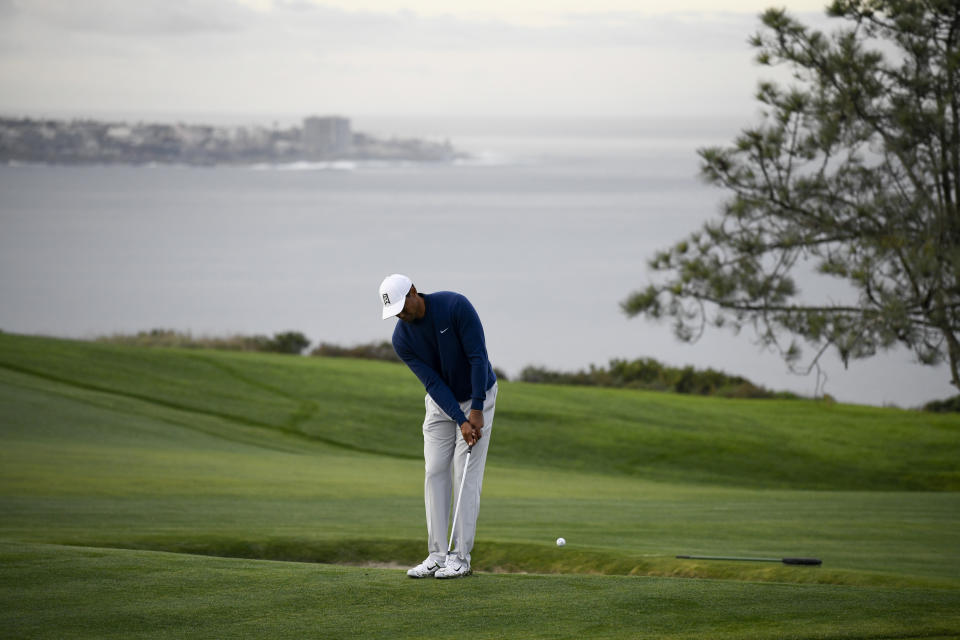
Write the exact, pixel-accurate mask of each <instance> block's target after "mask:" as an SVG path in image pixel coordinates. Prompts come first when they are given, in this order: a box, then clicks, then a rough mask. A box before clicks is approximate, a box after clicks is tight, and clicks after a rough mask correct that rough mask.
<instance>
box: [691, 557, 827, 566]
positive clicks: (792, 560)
mask: <svg viewBox="0 0 960 640" xmlns="http://www.w3.org/2000/svg"><path fill="white" fill-rule="evenodd" d="M677 557H678V558H681V559H684V560H732V561H734V562H782V563H783V564H803V565H811V566H812V565H820V564H823V562H822V561H821V560H820V559H819V558H732V557H729V556H677Z"/></svg>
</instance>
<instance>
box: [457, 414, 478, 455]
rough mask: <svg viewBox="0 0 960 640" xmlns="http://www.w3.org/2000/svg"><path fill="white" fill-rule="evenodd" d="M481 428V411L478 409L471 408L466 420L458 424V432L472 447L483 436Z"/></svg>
mask: <svg viewBox="0 0 960 640" xmlns="http://www.w3.org/2000/svg"><path fill="white" fill-rule="evenodd" d="M481 429H483V412H482V411H480V410H479V409H471V410H470V415H469V416H467V421H466V422H464V423H463V424H462V425H460V433H461V434H462V435H463V439H464V440H465V441H466V443H467V444H468V445H470V446H471V447H472V446H473V445H475V444H477V441H478V440H480V438H481V437H483V432H482V431H481Z"/></svg>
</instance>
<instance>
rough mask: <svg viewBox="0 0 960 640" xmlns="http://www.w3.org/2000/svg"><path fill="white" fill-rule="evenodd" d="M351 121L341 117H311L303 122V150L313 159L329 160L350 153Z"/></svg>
mask: <svg viewBox="0 0 960 640" xmlns="http://www.w3.org/2000/svg"><path fill="white" fill-rule="evenodd" d="M352 139H353V134H352V133H351V132H350V120H349V119H348V118H341V117H340V116H325V117H322V118H321V117H318V116H311V117H309V118H304V120H303V150H304V153H306V155H307V156H308V157H311V158H329V157H331V156H337V155H340V154H343V153H347V152H348V151H350V146H351V142H352Z"/></svg>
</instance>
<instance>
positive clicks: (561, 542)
mask: <svg viewBox="0 0 960 640" xmlns="http://www.w3.org/2000/svg"><path fill="white" fill-rule="evenodd" d="M565 544H567V541H566V540H564V539H563V538H557V546H558V547H562V546H563V545H565Z"/></svg>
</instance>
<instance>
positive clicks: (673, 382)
mask: <svg viewBox="0 0 960 640" xmlns="http://www.w3.org/2000/svg"><path fill="white" fill-rule="evenodd" d="M520 380H521V381H523V382H532V383H551V384H570V385H582V386H595V387H617V388H626V389H644V390H649V391H673V392H676V393H687V394H696V395H713V396H721V397H725V398H796V397H797V396H796V395H795V394H792V393H788V392H773V391H769V390H767V389H764V388H763V387H759V386H757V385H755V384H753V383H752V382H750V381H749V380H747V379H746V378H744V377H742V376H731V375H728V374H726V373H723V372H722V371H717V370H715V369H705V370H698V369H695V368H693V367H691V366H687V367H683V368H677V367H670V366H667V365H664V364H662V363H660V362H658V361H657V360H654V359H653V358H641V359H638V360H629V361H628V360H620V359H613V360H611V361H610V364H609V366H608V367H607V368H602V367H597V366H595V365H590V369H589V370H587V371H584V370H580V371H576V372H561V371H550V370H549V369H546V368H544V367H536V366H527V367H524V369H523V371H521V372H520Z"/></svg>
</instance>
